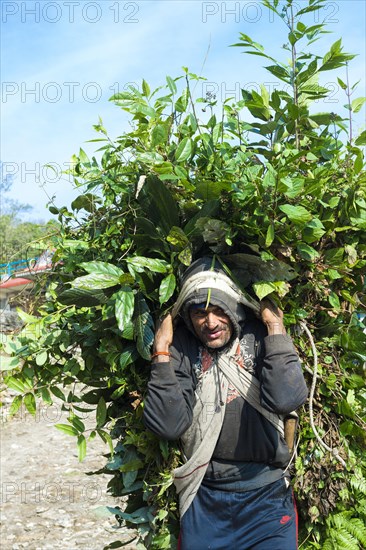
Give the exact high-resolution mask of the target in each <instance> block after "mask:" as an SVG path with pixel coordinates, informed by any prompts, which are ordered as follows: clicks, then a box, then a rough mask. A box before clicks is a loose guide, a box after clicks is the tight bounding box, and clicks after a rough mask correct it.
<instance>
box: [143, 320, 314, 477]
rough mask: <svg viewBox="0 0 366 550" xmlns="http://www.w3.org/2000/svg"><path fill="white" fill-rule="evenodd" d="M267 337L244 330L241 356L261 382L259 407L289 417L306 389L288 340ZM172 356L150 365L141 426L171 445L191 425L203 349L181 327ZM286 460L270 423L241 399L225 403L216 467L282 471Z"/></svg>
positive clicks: (257, 324) (258, 329)
mask: <svg viewBox="0 0 366 550" xmlns="http://www.w3.org/2000/svg"><path fill="white" fill-rule="evenodd" d="M266 334H267V332H266V328H265V326H264V324H263V323H262V322H261V321H258V320H251V321H248V322H246V323H245V324H244V327H243V328H242V333H241V340H240V343H241V347H242V349H244V350H245V355H246V359H245V368H248V370H249V371H250V372H251V373H252V374H253V375H254V376H256V377H257V378H258V379H259V381H260V382H261V402H262V406H263V407H265V408H267V409H268V410H270V411H271V412H275V413H278V414H287V413H289V412H291V411H293V410H295V409H297V408H298V407H299V406H300V405H302V404H303V403H304V402H305V400H306V397H307V388H306V384H305V381H304V377H303V374H302V370H301V366H300V363H299V359H298V356H297V353H296V351H295V349H294V346H293V344H292V340H291V338H290V337H289V336H287V335H286V336H284V335H275V336H267V335H266ZM170 351H171V354H172V356H171V360H170V362H169V363H156V364H154V365H152V370H151V377H150V381H149V383H148V392H147V396H146V399H145V406H144V420H145V424H146V426H147V428H148V429H149V430H151V431H152V432H154V433H155V434H157V435H158V436H160V437H162V438H164V439H171V440H173V439H178V438H179V437H180V436H181V435H182V434H183V433H184V432H185V431H186V430H187V428H188V427H189V426H190V424H191V422H192V411H193V407H194V404H195V399H196V397H195V389H196V386H197V381H198V376H199V373H198V370H199V366H200V354H201V353H202V344H201V343H200V342H199V340H197V338H195V337H194V336H193V334H192V333H191V332H190V331H188V330H187V328H185V326H179V327H178V328H177V329H176V330H175V333H174V341H173V345H172V346H171V349H170ZM289 458H290V457H289V452H288V449H287V445H286V442H285V441H284V440H283V438H282V437H281V436H280V434H279V433H278V432H277V430H276V429H275V428H274V426H273V425H272V424H271V423H270V422H269V421H268V420H266V419H265V418H264V417H263V416H262V415H261V414H260V413H259V412H257V411H256V410H255V409H254V408H253V407H252V406H251V405H249V404H248V403H247V402H245V401H244V399H243V398H242V397H240V396H236V397H234V398H232V399H231V400H230V402H229V401H228V402H227V405H226V413H225V419H224V423H223V426H222V430H221V434H220V436H219V440H218V442H217V445H216V448H215V451H214V454H213V460H214V461H218V462H220V461H221V462H222V461H223V462H225V463H249V462H250V463H252V462H254V463H258V464H266V465H273V466H274V467H279V468H284V467H285V466H286V464H287V463H288V461H289Z"/></svg>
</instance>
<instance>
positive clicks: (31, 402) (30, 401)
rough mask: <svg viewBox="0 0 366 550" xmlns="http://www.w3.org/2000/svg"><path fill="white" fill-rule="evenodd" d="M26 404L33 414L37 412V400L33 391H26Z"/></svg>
mask: <svg viewBox="0 0 366 550" xmlns="http://www.w3.org/2000/svg"><path fill="white" fill-rule="evenodd" d="M24 405H25V406H26V409H27V411H28V412H30V413H31V414H32V415H33V416H34V415H35V414H36V400H35V397H34V395H33V393H26V394H25V396H24Z"/></svg>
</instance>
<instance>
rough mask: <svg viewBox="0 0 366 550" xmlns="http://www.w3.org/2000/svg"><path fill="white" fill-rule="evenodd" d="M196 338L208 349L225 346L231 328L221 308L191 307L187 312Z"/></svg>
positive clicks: (231, 331) (229, 336) (230, 333)
mask: <svg viewBox="0 0 366 550" xmlns="http://www.w3.org/2000/svg"><path fill="white" fill-rule="evenodd" d="M189 314H190V317H191V321H192V324H193V328H194V330H195V333H196V335H197V337H198V338H199V339H200V340H201V342H202V343H203V344H205V346H207V347H209V348H214V349H216V348H221V347H222V346H225V345H226V344H227V343H228V342H229V340H230V338H231V336H232V333H233V326H232V323H231V321H230V319H229V317H228V316H227V315H226V313H224V312H223V310H222V309H221V307H218V306H208V307H207V308H204V307H202V308H201V307H198V308H197V307H193V308H191V309H190V311H189Z"/></svg>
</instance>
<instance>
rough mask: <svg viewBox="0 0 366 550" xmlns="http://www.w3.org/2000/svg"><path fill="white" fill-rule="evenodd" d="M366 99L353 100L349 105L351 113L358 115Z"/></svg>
mask: <svg viewBox="0 0 366 550" xmlns="http://www.w3.org/2000/svg"><path fill="white" fill-rule="evenodd" d="M365 101H366V97H358V98H356V99H354V100H353V101H352V103H351V111H352V112H353V113H358V112H359V111H360V110H361V107H362V105H363V104H364V103H365Z"/></svg>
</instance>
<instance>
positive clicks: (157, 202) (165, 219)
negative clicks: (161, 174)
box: [138, 176, 180, 234]
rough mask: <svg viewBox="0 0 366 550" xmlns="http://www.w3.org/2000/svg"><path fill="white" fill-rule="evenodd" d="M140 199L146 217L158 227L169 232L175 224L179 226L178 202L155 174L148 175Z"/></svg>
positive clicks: (166, 232)
mask: <svg viewBox="0 0 366 550" xmlns="http://www.w3.org/2000/svg"><path fill="white" fill-rule="evenodd" d="M138 201H139V203H140V204H141V207H142V209H143V210H144V212H145V213H146V217H147V218H148V219H149V220H150V221H151V222H152V223H154V224H155V226H156V227H157V228H160V229H161V230H163V232H164V233H165V234H168V233H169V231H170V229H171V228H172V227H173V226H177V227H179V225H180V223H179V214H178V208H177V203H176V201H175V200H174V199H173V197H172V195H171V193H170V191H169V190H168V189H167V187H166V186H165V185H164V184H163V183H162V182H161V181H160V180H159V179H158V178H157V177H154V176H148V177H147V178H146V181H145V184H144V186H143V188H142V189H141V191H140V194H139V196H138Z"/></svg>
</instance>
